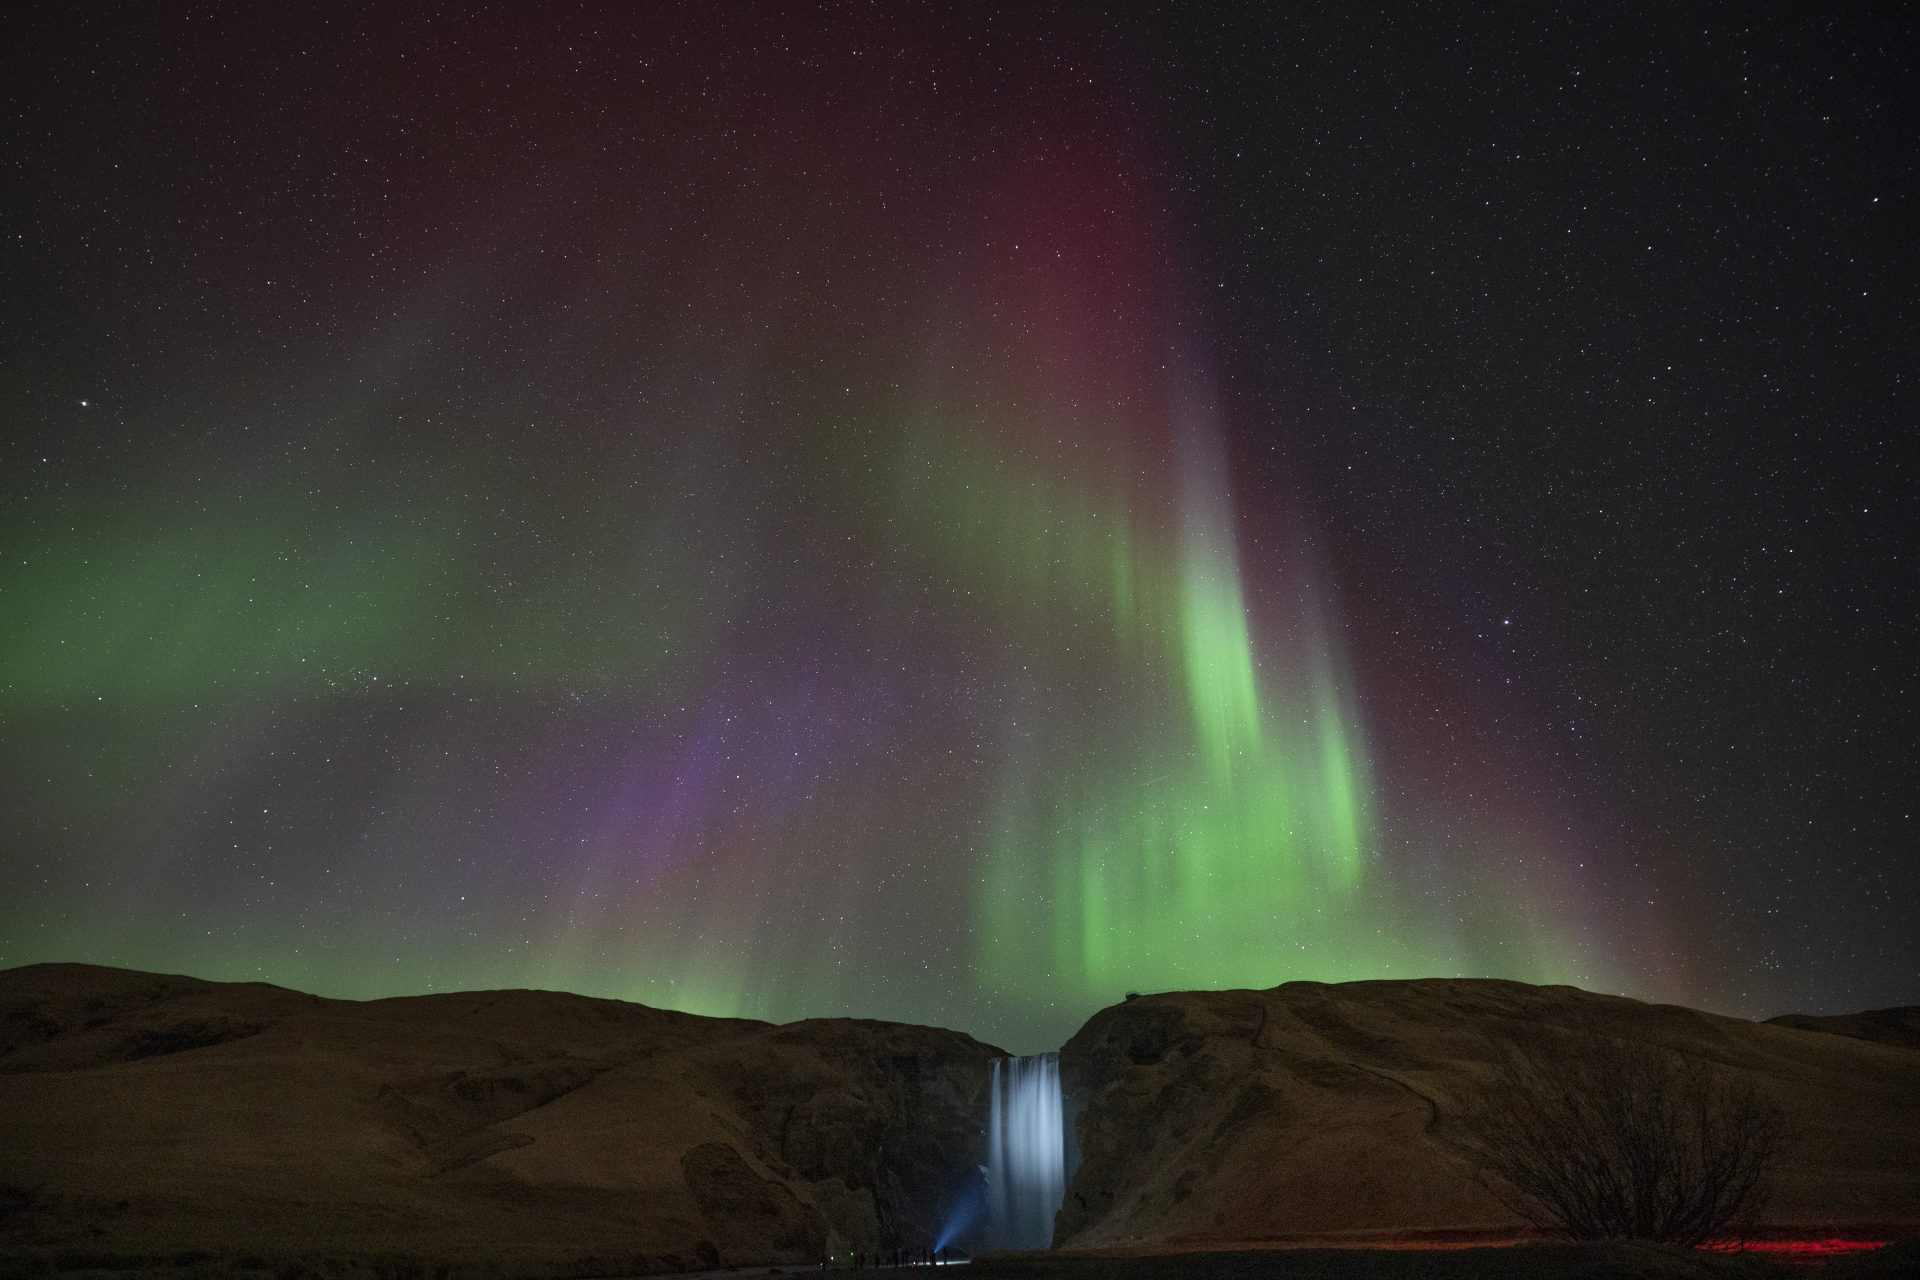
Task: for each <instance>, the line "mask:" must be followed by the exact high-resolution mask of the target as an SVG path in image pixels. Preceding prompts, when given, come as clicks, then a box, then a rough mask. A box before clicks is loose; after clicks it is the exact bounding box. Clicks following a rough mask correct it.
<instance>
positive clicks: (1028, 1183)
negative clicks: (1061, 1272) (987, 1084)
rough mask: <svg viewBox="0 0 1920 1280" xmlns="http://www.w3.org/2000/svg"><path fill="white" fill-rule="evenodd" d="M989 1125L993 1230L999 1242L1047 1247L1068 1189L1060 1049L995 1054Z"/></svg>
mask: <svg viewBox="0 0 1920 1280" xmlns="http://www.w3.org/2000/svg"><path fill="white" fill-rule="evenodd" d="M992 1086H993V1102H992V1109H991V1113H990V1115H989V1118H988V1127H987V1223H986V1228H987V1229H986V1237H987V1244H988V1247H989V1248H994V1249H1046V1248H1050V1247H1051V1246H1052V1244H1053V1216H1054V1214H1056V1213H1058V1212H1059V1211H1060V1202H1061V1201H1062V1200H1064V1199H1065V1198H1066V1194H1067V1167H1066V1136H1067V1135H1066V1123H1065V1117H1064V1115H1063V1113H1062V1109H1061V1106H1060V1055H1059V1054H1057V1053H1038V1054H1034V1055H1033V1056H1031V1057H1027V1058H996V1059H995V1060H994V1063H993V1077H992Z"/></svg>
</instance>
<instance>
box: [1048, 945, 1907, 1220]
mask: <svg viewBox="0 0 1920 1280" xmlns="http://www.w3.org/2000/svg"><path fill="white" fill-rule="evenodd" d="M1543 1028H1544V1029H1545V1030H1544V1031H1543V1030H1542V1029H1543ZM1556 1028H1558V1029H1565V1030H1569V1031H1571V1030H1575V1029H1581V1030H1586V1031H1592V1032H1594V1033H1597V1034H1601V1035H1604V1036H1608V1037H1618V1038H1622V1039H1628V1040H1636V1041H1642V1042H1646V1043H1650V1044H1656V1045H1662V1046H1666V1047H1668V1048H1672V1049H1676V1050H1681V1051H1684V1052H1686V1053H1687V1054H1689V1055H1693V1056H1699V1057H1704V1058H1705V1059H1706V1060H1708V1061H1710V1062H1712V1063H1713V1064H1714V1065H1715V1067H1716V1069H1717V1070H1721V1071H1724V1072H1726V1073H1727V1074H1728V1075H1729V1076H1730V1077H1737V1078H1742V1079H1745V1080H1749V1081H1751V1082H1753V1083H1755V1084H1758V1085H1760V1086H1761V1087H1762V1088H1764V1089H1766V1091H1767V1092H1769V1093H1770V1094H1772V1095H1773V1096H1774V1097H1775V1098H1776V1099H1777V1100H1778V1101H1779V1102H1780V1103H1781V1105H1782V1106H1783V1107H1784V1108H1785V1109H1786V1111H1787V1113H1788V1118H1789V1121H1790V1123H1791V1124H1793V1125H1794V1126H1795V1127H1796V1128H1797V1129H1798V1130H1799V1133H1800V1136H1799V1138H1798V1140H1797V1141H1796V1143H1795V1145H1794V1147H1793V1149H1792V1152H1791V1157H1790V1159H1789V1161H1788V1163H1787V1167H1786V1168H1784V1169H1783V1170H1782V1174H1781V1177H1780V1179H1779V1185H1778V1188H1777V1191H1776V1195H1775V1199H1774V1202H1773V1206H1772V1208H1771V1210H1770V1211H1769V1214H1768V1220H1769V1221H1770V1222H1771V1223H1773V1224H1776V1225H1778V1226H1781V1227H1785V1228H1803V1229H1818V1230H1821V1231H1829V1230H1840V1229H1844V1228H1845V1227H1846V1226H1847V1225H1848V1224H1854V1225H1856V1226H1864V1225H1884V1224H1889V1223H1893V1224H1906V1225H1908V1226H1909V1227H1910V1228H1911V1227H1912V1226H1920V1052H1916V1051H1914V1050H1911V1049H1904V1048H1900V1047H1897V1046H1888V1045H1881V1044H1874V1043H1868V1042H1866V1041H1861V1040H1852V1039H1845V1038H1842V1037H1840V1036H1833V1035H1824V1034H1817V1033H1812V1032H1808V1031H1804V1030H1799V1029H1795V1028H1791V1027H1784V1026H1775V1025H1769V1024H1764V1023H1753V1022H1744V1021H1741V1020H1738V1019H1732V1018H1722V1017H1717V1016H1715V1015H1711V1014H1705V1013H1698V1012H1695V1011H1693V1010H1688V1009H1680V1008H1675V1007H1673V1006H1662V1005H1646V1004H1641V1003H1639V1002H1636V1001H1632V1000H1623V999H1618V998H1614V997H1608V996H1598V995H1593V994H1590V993H1587V992H1583V991H1577V990H1574V989H1572V988H1568V987H1529V986H1525V985H1523V984H1518V983H1508V982H1497V981H1448V980H1426V981H1415V982H1359V983H1345V984H1339V985H1331V986H1330V985H1323V984H1319V983H1289V984H1287V985H1285V986H1282V987H1276V988H1274V989H1273V990H1271V991H1228V992H1196V993H1184V994H1169V995H1156V996H1142V997H1137V998H1135V999H1132V1000H1129V1001H1128V1002H1126V1003H1125V1004H1121V1005H1116V1006H1114V1007H1112V1008H1109V1009H1106V1010H1103V1011H1102V1012H1100V1013H1098V1014H1096V1015H1095V1016H1094V1017H1093V1018H1092V1019H1091V1020H1090V1021H1089V1022H1088V1023H1087V1025H1086V1026H1085V1027H1084V1028H1082V1029H1081V1031H1080V1032H1079V1033H1078V1034H1077V1035H1075V1036H1074V1037H1073V1039H1072V1040H1070V1041H1069V1042H1068V1043H1067V1045H1066V1047H1065V1048H1064V1049H1063V1050H1062V1053H1061V1070H1062V1076H1063V1079H1064V1081H1065V1088H1066V1091H1067V1095H1068V1098H1067V1103H1068V1108H1069V1111H1070V1113H1072V1114H1074V1116H1075V1126H1076V1135H1077V1137H1078V1140H1079V1145H1080V1150H1081V1164H1080V1167H1079V1171H1078V1173H1077V1175H1076V1176H1075V1177H1074V1179H1073V1182H1072V1185H1071V1186H1070V1187H1069V1188H1068V1192H1067V1200H1066V1204H1065V1206H1064V1207H1063V1209H1062V1211H1061V1214H1060V1218H1059V1220H1058V1225H1057V1231H1056V1235H1055V1242H1056V1244H1057V1245H1067V1246H1096V1245H1110V1244H1120V1243H1127V1242H1154V1243H1168V1242H1181V1241H1191V1242H1208V1241H1229V1240H1233V1241H1245V1240H1258V1239H1280V1238H1289V1237H1298V1238H1309V1239H1312V1238H1320V1239H1327V1238H1338V1237H1343V1236H1344V1237H1358V1238H1366V1237H1369V1236H1383V1237H1390V1236H1395V1235H1418V1234H1423V1233H1444V1232H1457V1231H1483V1232H1491V1233H1498V1232H1504V1231H1509V1230H1516V1229H1518V1228H1519V1226H1520V1224H1519V1223H1518V1222H1517V1221H1516V1220H1514V1219H1513V1218H1512V1217H1511V1216H1510V1215H1509V1214H1508V1213H1507V1212H1506V1211H1505V1210H1504V1209H1503V1208H1502V1207H1501V1206H1500V1204H1499V1203H1498V1202H1497V1201H1495V1200H1494V1199H1493V1198H1492V1197H1491V1196H1490V1195H1488V1194H1487V1193H1486V1192H1485V1191H1484V1190H1482V1189H1481V1187H1480V1186H1479V1185H1478V1184H1477V1183H1476V1182H1475V1180H1474V1177H1473V1174H1472V1166H1471V1165H1470V1163H1469V1162H1468V1160H1467V1158H1466V1153H1467V1151H1468V1147H1469V1143H1470V1140H1471V1134H1472V1131H1473V1128H1474V1117H1475V1113H1476V1109H1477V1108H1479V1107H1482V1106H1485V1105H1486V1101H1487V1100H1486V1097H1485V1087H1486V1084H1487V1082H1488V1081H1489V1080H1490V1079H1491V1078H1492V1076H1493V1073H1494V1064H1495V1062H1496V1061H1497V1058H1498V1055H1499V1054H1500V1052H1501V1049H1500V1048H1499V1043H1500V1042H1501V1041H1503V1040H1508V1039H1511V1038H1513V1037H1515V1036H1521V1035H1526V1036H1536V1037H1537V1036H1540V1035H1543V1034H1545V1035H1549V1036H1550V1035H1552V1034H1554V1030H1555V1029H1556Z"/></svg>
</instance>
